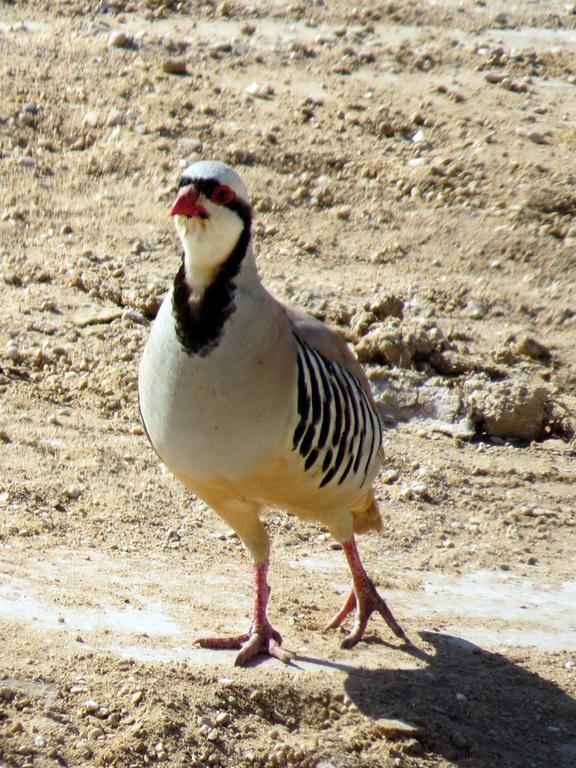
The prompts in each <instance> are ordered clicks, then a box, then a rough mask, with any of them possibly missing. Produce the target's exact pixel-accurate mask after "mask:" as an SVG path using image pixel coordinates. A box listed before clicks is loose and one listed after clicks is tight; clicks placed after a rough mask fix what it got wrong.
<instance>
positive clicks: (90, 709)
mask: <svg viewBox="0 0 576 768" xmlns="http://www.w3.org/2000/svg"><path fill="white" fill-rule="evenodd" d="M99 708H100V705H99V704H98V702H97V701H94V699H86V701H85V702H84V711H85V712H86V714H87V715H93V714H94V712H96V710H97V709H99Z"/></svg>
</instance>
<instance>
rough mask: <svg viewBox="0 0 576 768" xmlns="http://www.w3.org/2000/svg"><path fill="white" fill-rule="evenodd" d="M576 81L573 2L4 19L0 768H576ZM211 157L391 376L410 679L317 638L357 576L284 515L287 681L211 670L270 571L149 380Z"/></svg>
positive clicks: (387, 402) (280, 250)
mask: <svg viewBox="0 0 576 768" xmlns="http://www.w3.org/2000/svg"><path fill="white" fill-rule="evenodd" d="M510 8H512V10H510ZM575 52H576V8H575V7H574V5H573V3H572V2H568V3H566V2H557V1H556V0H532V1H531V2H528V0H523V1H521V2H517V3H515V4H514V5H510V4H509V3H506V2H504V1H503V0H502V1H499V0H478V1H477V2H472V0H462V2H460V1H458V2H457V1H456V0H436V1H432V0H430V2H425V0H389V1H387V2H368V0H357V2H356V3H355V4H354V5H352V4H349V3H345V2H343V1H342V0H334V2H328V1H327V0H326V1H325V2H323V0H316V1H315V2H309V3H305V2H301V3H293V4H288V3H281V2H274V1H273V0H271V1H270V2H254V1H253V2H250V1H249V0H247V1H246V2H244V1H243V0H224V2H221V3H219V4H217V3H215V2H213V1H212V0H208V1H207V2H198V3H186V2H179V3H178V2H170V0H166V1H165V2H158V1H155V2H154V1H152V0H149V1H148V2H141V1H140V0H133V1H132V2H129V1H126V0H110V1H109V2H107V1H106V0H101V1H100V2H96V0H94V2H88V1H87V0H85V1H84V2H81V1H77V0H60V1H59V2H24V1H22V0H19V2H13V3H10V2H6V0H4V1H3V2H0V71H1V77H2V100H1V101H0V168H1V178H0V184H1V188H2V209H1V213H0V260H1V267H0V272H1V278H2V279H1V287H0V290H1V296H2V314H1V326H0V389H1V393H2V412H1V415H0V453H1V466H2V473H1V477H0V505H1V516H0V547H1V549H0V617H1V619H0V658H1V662H0V664H1V667H0V678H1V680H0V764H1V765H2V766H18V767H19V768H24V767H25V766H34V767H36V766H38V767H40V766H42V767H43V766H54V765H67V766H83V765H96V766H106V765H113V766H144V765H148V764H155V763H156V762H164V763H166V764H167V765H174V766H186V767H187V768H194V766H204V765H209V766H216V767H218V766H239V767H242V766H246V767H248V766H254V768H265V767H266V768H268V767H270V768H281V767H282V766H304V767H305V768H307V767H309V768H345V767H348V766H349V767H350V768H352V767H353V768H376V767H380V768H384V767H386V768H388V767H389V766H404V767H405V768H417V767H418V768H432V766H434V767H435V768H446V767H447V766H459V767H460V768H514V767H515V766H518V767H520V766H521V767H522V768H530V767H532V766H533V768H544V767H548V766H550V767H554V768H556V766H557V767H558V768H571V767H573V766H574V765H576V701H575V699H574V695H575V692H576V679H575V676H576V671H575V670H576V616H575V612H574V604H575V602H576V582H575V581H574V571H573V568H574V559H575V556H574V553H575V551H576V536H575V526H576V507H575V504H574V485H575V482H576V472H575V466H574V453H575V451H574V423H575V421H574V416H573V414H574V405H575V403H576V399H575V397H574V385H575V383H576V347H575V345H574V336H575V333H576V248H575V246H576V221H575V219H574V215H575V213H576V176H575V174H574V157H575V154H576V134H575V132H574V125H575V121H576V69H575V67H574V60H575V58H574V54H575ZM200 157H213V158H219V159H224V160H227V161H229V162H231V163H233V164H234V165H235V166H237V167H238V168H239V170H240V172H241V173H242V175H243V176H244V177H245V179H246V180H247V182H248V184H249V186H250V188H251V191H252V195H253V201H254V208H255V213H256V221H257V223H256V233H257V252H258V259H259V265H260V268H261V271H262V274H263V276H264V278H265V280H266V282H267V283H268V285H269V286H271V288H272V289H273V290H274V291H275V292H276V293H277V295H279V296H280V297H282V298H287V299H290V300H291V301H293V302H295V303H297V304H299V305H301V306H303V307H306V308H307V309H308V310H309V311H311V312H313V313H314V314H316V315H318V316H319V317H322V318H324V319H326V320H327V321H329V322H331V323H333V324H334V325H336V327H338V328H340V330H341V331H342V333H343V334H345V335H346V337H347V338H348V339H349V341H350V342H351V343H352V344H353V345H354V347H355V348H356V350H357V353H358V355H359V356H360V357H361V359H362V360H363V361H364V362H365V363H366V365H367V367H368V369H369V372H370V376H371V379H372V381H373V384H374V388H375V392H376V393H377V394H378V397H379V399H380V402H381V408H382V417H383V420H384V422H385V424H386V426H387V430H386V453H387V463H386V466H385V468H384V470H383V473H382V475H381V478H380V480H379V482H378V485H377V490H378V496H379V498H380V499H381V503H382V508H383V510H384V513H385V518H386V533H385V535H382V536H376V535H369V536H366V537H364V538H363V539H362V542H361V548H362V551H363V553H364V556H365V559H366V563H367V566H368V568H369V570H370V571H371V573H373V574H374V575H375V576H376V578H377V579H378V581H379V582H380V584H381V586H382V587H383V588H384V590H385V592H386V594H387V595H388V597H389V600H390V603H391V605H392V606H393V608H394V610H395V612H396V614H397V616H398V617H399V618H400V619H401V621H402V622H403V623H404V625H405V626H406V628H407V630H408V631H409V633H410V635H411V636H412V637H413V639H414V641H415V643H416V647H415V648H412V649H407V648H403V647H399V646H398V645H397V644H395V643H394V642H390V641H391V637H390V634H389V632H388V631H387V628H386V627H385V626H384V625H383V622H381V621H380V622H378V621H377V620H373V621H372V623H371V626H370V632H369V635H368V637H367V640H366V642H365V643H362V644H361V645H360V646H358V647H357V648H355V649H353V650H352V651H342V650H341V649H340V647H339V638H338V636H337V635H336V634H322V633H321V629H322V626H323V623H324V622H325V621H326V619H327V618H328V617H329V616H330V614H331V613H332V612H333V611H334V610H335V608H336V607H337V605H338V604H339V602H340V600H341V595H342V594H343V593H344V592H345V590H346V582H347V572H346V568H345V566H344V562H343V556H342V553H341V552H339V551H338V549H337V547H336V546H335V545H334V544H333V543H331V541H330V539H329V538H328V537H327V535H326V534H325V533H324V532H323V531H322V530H320V529H319V528H318V527H316V526H313V525H303V524H301V523H298V522H297V521H295V520H294V519H292V518H287V517H285V516H284V515H283V514H282V513H280V512H273V513H271V515H270V518H269V526H270V529H271V532H272V535H273V541H274V557H273V561H272V572H271V581H272V586H273V599H272V605H271V615H272V619H273V621H274V622H275V623H276V624H277V626H278V627H279V629H280V630H281V631H282V632H283V634H284V636H285V644H286V646H287V647H288V648H290V649H292V650H293V651H294V652H295V653H296V654H297V658H296V661H295V663H294V664H293V665H292V666H291V667H286V668H285V667H282V666H281V665H280V664H277V663H276V662H272V661H269V660H263V661H262V662H261V663H260V662H259V663H257V664H255V665H253V666H251V667H250V668H248V669H245V670H238V669H235V668H234V667H233V666H232V658H231V656H230V655H229V654H228V653H225V652H222V653H220V654H219V653H216V652H207V651H201V650H199V649H198V648H196V647H195V646H194V645H193V640H194V638H195V637H196V636H197V635H198V634H199V633H201V632H203V631H206V630H207V629H210V630H217V629H220V630H233V629H234V630H238V629H240V628H241V627H243V626H245V625H246V624H247V623H248V616H249V610H250V577H249V563H248V560H247V558H246V555H245V554H244V553H243V551H242V548H241V546H240V543H239V541H238V540H237V538H236V537H235V536H233V535H231V534H230V532H229V531H228V530H227V529H226V528H225V526H224V525H223V524H222V523H220V521H219V520H218V519H216V518H215V516H214V515H213V514H212V513H210V512H209V511H208V510H207V509H206V508H205V507H204V506H203V505H202V504H201V503H199V502H198V501H197V500H196V499H194V498H192V497H190V495H188V494H187V493H185V492H184V490H183V489H182V488H181V487H179V486H178V485H177V483H176V482H175V481H174V480H173V479H172V478H170V477H169V476H168V475H167V474H165V473H163V472H162V470H161V468H160V467H159V465H158V462H157V460H156V457H155V455H154V453H153V451H152V450H151V448H150V447H149V446H148V444H147V443H146V440H145V438H144V436H143V434H142V429H141V428H140V426H139V422H138V414H137V402H136V377H137V365H138V359H139V355H140V352H141V349H142V346H143V344H144V342H145V339H146V335H147V333H148V328H147V326H148V324H149V322H150V321H151V320H152V319H153V317H154V315H155V312H156V309H157V306H158V302H159V300H160V299H161V297H162V295H163V292H164V291H165V289H166V287H167V285H168V284H169V281H170V279H171V276H172V275H173V274H174V272H175V270H176V268H177V265H178V260H179V252H178V247H177V242H176V237H175V234H174V232H173V230H172V226H171V221H170V220H169V218H168V216H167V209H168V206H169V203H170V201H171V199H172V196H173V194H174V189H175V185H176V183H177V179H178V175H179V172H180V170H181V169H182V168H183V167H184V166H186V165H187V164H188V163H189V162H191V161H193V160H195V159H197V158H200Z"/></svg>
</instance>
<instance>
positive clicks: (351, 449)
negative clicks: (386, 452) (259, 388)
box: [292, 334, 382, 488]
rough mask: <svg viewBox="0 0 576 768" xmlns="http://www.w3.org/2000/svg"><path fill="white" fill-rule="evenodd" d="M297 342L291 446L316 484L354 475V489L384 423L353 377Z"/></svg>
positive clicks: (367, 470)
mask: <svg viewBox="0 0 576 768" xmlns="http://www.w3.org/2000/svg"><path fill="white" fill-rule="evenodd" d="M294 337H295V339H296V342H297V345H298V404H297V408H298V424H297V426H296V429H295V430H294V435H293V439H292V448H293V450H294V451H298V452H299V454H300V455H301V457H302V459H303V460H304V470H305V471H306V472H308V471H310V472H311V473H313V474H315V475H317V476H318V477H319V481H320V482H319V488H323V487H324V486H325V485H327V484H328V483H333V484H337V485H342V483H344V481H345V480H346V479H347V478H348V479H349V480H352V479H353V478H354V479H355V480H356V482H357V483H358V487H359V488H361V487H362V485H363V484H364V483H365V482H366V481H367V480H368V478H369V476H370V479H371V478H372V474H371V473H370V470H371V468H372V467H373V462H374V461H375V459H376V456H377V454H378V451H379V450H380V446H381V443H382V426H381V424H380V420H379V418H378V414H377V413H376V411H375V410H374V406H373V405H372V403H371V402H370V399H369V398H368V396H367V394H366V392H365V391H364V389H363V388H362V386H361V384H360V383H359V382H358V381H357V379H356V378H355V377H354V376H353V375H352V374H351V373H350V372H349V371H348V370H347V369H346V368H345V367H344V366H342V365H339V364H338V363H336V362H334V361H332V360H328V359H327V358H326V357H324V356H323V355H321V354H320V353H319V352H318V351H317V350H315V349H313V348H312V347H310V346H308V345H307V344H305V343H304V342H303V341H302V339H300V338H298V336H297V335H296V334H294Z"/></svg>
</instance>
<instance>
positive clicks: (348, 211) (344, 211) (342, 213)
mask: <svg viewBox="0 0 576 768" xmlns="http://www.w3.org/2000/svg"><path fill="white" fill-rule="evenodd" d="M351 216H352V208H351V206H349V205H341V206H340V207H339V208H337V209H336V218H337V219H341V220H343V221H347V220H348V219H349V218H350V217H351Z"/></svg>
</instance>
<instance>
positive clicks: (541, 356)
mask: <svg viewBox="0 0 576 768" xmlns="http://www.w3.org/2000/svg"><path fill="white" fill-rule="evenodd" d="M516 352H517V353H518V354H519V355H523V356H524V357H531V358H532V359H533V360H549V359H550V350H549V349H548V347H546V346H545V345H544V344H542V343H541V342H540V341H537V340H536V339H534V338H532V336H522V337H521V338H519V339H518V341H517V342H516Z"/></svg>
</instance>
